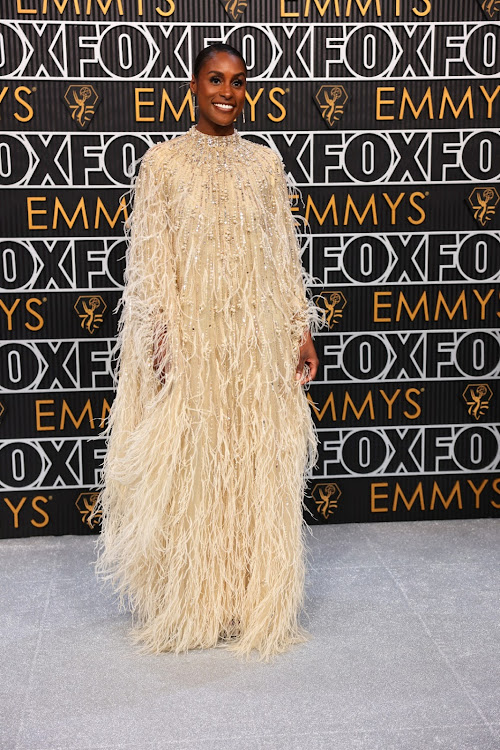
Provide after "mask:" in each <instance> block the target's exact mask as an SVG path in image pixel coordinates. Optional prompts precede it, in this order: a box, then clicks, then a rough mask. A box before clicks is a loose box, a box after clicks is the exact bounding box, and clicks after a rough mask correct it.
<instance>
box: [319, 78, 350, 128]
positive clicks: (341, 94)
mask: <svg viewBox="0 0 500 750" xmlns="http://www.w3.org/2000/svg"><path fill="white" fill-rule="evenodd" d="M348 98H349V97H348V96H347V93H346V90H345V88H344V87H343V86H340V85H338V84H335V83H333V84H329V85H324V86H320V87H319V89H318V90H317V91H316V93H315V94H314V101H315V102H316V104H317V105H318V108H319V111H320V112H321V117H322V118H323V120H324V121H325V122H326V123H327V124H328V125H329V126H330V127H333V125H335V123H336V122H338V121H339V120H340V118H341V117H342V115H343V114H344V106H345V104H346V102H347V100H348Z"/></svg>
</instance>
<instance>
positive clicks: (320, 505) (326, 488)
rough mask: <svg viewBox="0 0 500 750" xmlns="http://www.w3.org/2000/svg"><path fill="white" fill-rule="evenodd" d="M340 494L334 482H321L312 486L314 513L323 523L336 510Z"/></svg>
mask: <svg viewBox="0 0 500 750" xmlns="http://www.w3.org/2000/svg"><path fill="white" fill-rule="evenodd" d="M341 494H342V492H341V491H340V488H339V486H338V484H335V483H334V482H328V483H327V482H323V483H319V484H315V485H314V488H313V490H312V492H311V497H312V499H313V500H314V502H315V505H316V512H317V513H318V515H319V516H321V517H322V518H324V519H325V521H329V520H330V519H331V518H332V516H333V514H334V512H335V511H336V510H337V508H338V502H339V499H340V496H341Z"/></svg>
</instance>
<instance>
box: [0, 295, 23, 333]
mask: <svg viewBox="0 0 500 750" xmlns="http://www.w3.org/2000/svg"><path fill="white" fill-rule="evenodd" d="M20 301H21V300H20V298H19V297H18V298H17V299H16V300H15V301H14V304H13V305H12V307H7V305H6V304H5V302H4V301H3V299H0V307H1V308H2V310H3V311H4V313H5V314H6V316H7V330H8V331H12V315H13V313H14V310H15V309H16V307H17V306H18V304H19V303H20Z"/></svg>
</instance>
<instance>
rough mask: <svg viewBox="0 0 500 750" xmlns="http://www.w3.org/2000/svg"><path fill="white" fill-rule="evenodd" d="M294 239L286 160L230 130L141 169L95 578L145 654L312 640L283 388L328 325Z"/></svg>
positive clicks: (178, 142) (302, 472)
mask: <svg viewBox="0 0 500 750" xmlns="http://www.w3.org/2000/svg"><path fill="white" fill-rule="evenodd" d="M294 224H295V222H294V217H293V215H292V213H291V209H290V202H289V190H288V187H287V181H286V178H285V174H284V170H283V165H282V161H281V158H280V157H279V156H278V155H277V154H275V153H274V152H273V151H272V150H271V149H269V148H267V147H265V146H262V145H258V144H255V143H253V142H251V141H248V140H246V139H244V138H242V137H241V135H240V134H239V133H238V132H237V131H235V132H234V133H233V134H232V135H229V136H209V135H206V134H203V133H201V132H200V131H198V130H197V129H196V128H195V127H194V126H193V127H192V128H191V129H190V130H189V131H188V132H187V133H185V134H183V135H182V136H179V137H176V138H174V139H172V140H170V141H168V142H165V143H161V144H158V145H156V146H154V147H152V148H151V149H150V150H149V151H148V152H147V154H146V155H145V156H144V158H143V161H142V164H141V169H140V172H139V177H138V179H137V184H136V186H135V204H134V210H133V213H132V217H131V237H130V241H129V245H128V251H127V272H126V285H125V290H124V294H123V297H122V300H121V306H122V307H121V316H120V321H119V335H118V343H117V351H118V353H119V360H118V363H119V379H118V387H117V393H116V399H115V401H114V403H113V406H112V409H111V414H110V417H109V420H108V424H107V427H106V430H105V431H104V433H102V434H103V436H105V437H106V440H107V453H106V457H105V461H104V466H103V473H102V478H101V480H100V485H99V489H100V490H101V492H100V496H99V500H98V503H97V504H96V507H95V511H94V512H97V511H98V510H100V511H101V512H102V532H101V535H100V536H99V537H98V539H97V543H96V550H97V551H98V553H99V555H98V559H97V562H96V572H97V574H98V575H100V576H102V577H103V578H104V579H107V580H111V581H112V582H113V584H114V586H115V589H116V591H117V592H118V593H119V595H120V603H121V605H122V606H125V601H127V605H128V608H130V610H131V611H132V613H133V615H134V620H135V622H134V627H133V629H132V631H131V637H132V639H133V641H134V642H135V643H137V644H139V645H140V650H141V651H150V652H161V651H175V652H181V651H186V650H187V649H191V648H209V647H213V646H216V645H218V646H223V647H228V648H230V649H232V650H234V651H236V652H237V653H239V654H241V655H246V656H248V655H249V654H250V653H251V651H252V649H254V648H255V649H257V651H258V655H259V658H261V659H268V658H269V657H270V656H272V655H273V654H276V653H279V652H281V651H284V650H286V649H287V648H288V647H289V645H290V644H292V643H297V642H301V641H303V640H305V639H307V637H308V634H307V632H306V631H305V630H304V628H303V627H302V626H301V625H300V624H299V613H300V610H301V607H302V606H303V603H304V573H305V559H304V556H305V551H306V550H305V545H304V536H305V528H304V527H305V524H304V522H303V514H302V504H303V493H304V489H305V486H306V485H305V483H306V478H307V476H308V475H309V472H310V470H311V468H312V466H313V465H314V463H315V462H316V460H317V435H316V431H315V428H314V424H313V422H312V415H311V412H310V407H309V405H308V403H307V398H306V394H305V393H304V389H303V386H302V385H300V384H299V383H298V382H297V381H296V380H295V379H294V375H295V369H296V365H297V363H298V359H299V346H300V344H301V342H302V341H303V340H304V339H303V335H304V334H305V332H306V331H307V328H309V329H310V330H311V331H312V333H313V334H314V333H315V332H316V331H317V330H318V328H319V327H320V326H321V325H322V322H323V317H322V313H320V310H319V308H318V307H316V305H315V303H314V300H313V298H312V297H311V295H310V292H309V291H308V290H307V289H306V282H307V281H309V280H310V277H309V276H308V275H307V274H306V272H305V271H304V270H303V268H302V265H301V261H300V247H299V243H298V240H297V237H296V233H295V232H296V230H295V226H294ZM152 352H155V353H156V356H157V357H162V358H163V359H162V361H161V363H160V364H161V366H160V369H159V370H157V371H155V370H154V369H153V368H152V366H151V353H152ZM161 371H163V380H161V379H160V377H159V373H160V372H161ZM231 636H232V637H231Z"/></svg>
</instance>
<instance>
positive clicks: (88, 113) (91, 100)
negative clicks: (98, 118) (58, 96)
mask: <svg viewBox="0 0 500 750" xmlns="http://www.w3.org/2000/svg"><path fill="white" fill-rule="evenodd" d="M99 102H100V97H99V95H98V93H97V91H96V90H95V88H94V87H93V86H91V85H90V84H89V83H85V84H72V85H71V86H68V88H67V89H66V93H65V94H64V103H65V104H66V106H67V107H68V109H69V111H70V112H71V119H72V120H74V122H76V124H77V125H79V127H80V128H81V129H82V130H84V129H85V128H86V127H87V126H88V124H89V122H90V121H91V120H92V118H93V116H94V115H95V111H96V109H97V105H98V104H99Z"/></svg>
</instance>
